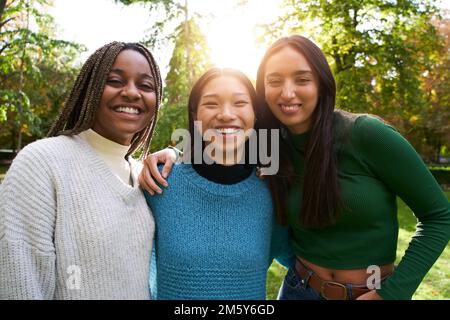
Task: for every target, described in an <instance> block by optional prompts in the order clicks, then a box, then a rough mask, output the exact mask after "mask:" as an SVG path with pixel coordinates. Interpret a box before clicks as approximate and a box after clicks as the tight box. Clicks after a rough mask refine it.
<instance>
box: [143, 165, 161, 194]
mask: <svg viewBox="0 0 450 320" xmlns="http://www.w3.org/2000/svg"><path fill="white" fill-rule="evenodd" d="M142 171H143V173H144V179H145V181H146V183H147V185H148V187H149V188H150V189H151V190H152V191H153V192H157V193H159V194H161V193H162V190H161V188H160V187H158V185H157V184H156V183H155V180H153V178H152V175H151V174H150V170H145V168H144V169H143V170H142ZM149 192H150V191H149ZM152 195H153V194H152Z"/></svg>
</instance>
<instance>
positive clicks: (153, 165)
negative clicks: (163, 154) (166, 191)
mask: <svg viewBox="0 0 450 320" xmlns="http://www.w3.org/2000/svg"><path fill="white" fill-rule="evenodd" d="M158 161H159V160H158V158H157V157H155V156H153V155H150V156H148V157H147V159H146V162H147V165H148V168H149V171H150V172H148V175H149V176H150V179H151V181H152V182H153V183H154V180H153V179H155V180H156V181H157V182H158V183H159V184H161V185H163V186H164V187H166V188H167V187H168V184H167V181H166V180H165V179H164V178H163V177H162V176H161V174H160V173H159V170H158V164H157V162H158ZM168 161H169V160H167V161H166V163H167V162H168ZM164 166H165V165H164ZM147 183H150V181H147ZM158 189H159V187H158ZM155 191H157V190H155Z"/></svg>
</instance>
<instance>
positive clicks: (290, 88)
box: [281, 81, 295, 100]
mask: <svg viewBox="0 0 450 320" xmlns="http://www.w3.org/2000/svg"><path fill="white" fill-rule="evenodd" d="M281 97H282V98H283V99H286V100H292V99H294V98H295V85H294V84H293V83H292V82H291V81H286V82H285V84H284V85H283V88H282V91H281Z"/></svg>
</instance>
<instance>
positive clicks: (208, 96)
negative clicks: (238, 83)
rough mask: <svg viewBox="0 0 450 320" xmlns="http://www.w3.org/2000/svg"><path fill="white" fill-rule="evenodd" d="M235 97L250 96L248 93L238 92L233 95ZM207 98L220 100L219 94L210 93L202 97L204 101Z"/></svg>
mask: <svg viewBox="0 0 450 320" xmlns="http://www.w3.org/2000/svg"><path fill="white" fill-rule="evenodd" d="M233 95H234V96H249V95H248V94H247V93H243V92H236V93H234V94H233ZM206 98H219V95H218V94H217V93H208V94H205V95H203V96H202V99H206Z"/></svg>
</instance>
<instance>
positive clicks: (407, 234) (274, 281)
mask: <svg viewBox="0 0 450 320" xmlns="http://www.w3.org/2000/svg"><path fill="white" fill-rule="evenodd" d="M446 195H447V198H449V199H450V191H447V192H446ZM398 210H399V211H398V220H399V226H400V230H399V236H398V246H397V260H396V262H395V263H396V264H398V263H399V261H400V260H401V257H402V256H403V255H404V253H405V250H406V248H407V247H408V244H409V242H410V240H411V237H412V236H413V234H414V230H415V226H416V222H417V221H416V218H415V217H414V215H413V213H412V211H411V210H410V209H409V208H408V206H407V205H406V204H405V203H404V202H403V201H401V200H400V199H398ZM285 273H286V269H285V268H284V267H282V266H281V265H280V264H278V263H277V262H274V263H272V265H271V266H270V269H269V271H268V273H267V299H270V300H273V299H276V298H277V294H278V289H279V287H280V286H281V283H282V281H283V278H284V275H285ZM443 299H445V300H448V299H450V244H447V247H446V248H445V250H444V252H443V253H442V255H441V256H440V257H439V259H438V260H437V261H436V263H435V264H434V265H433V267H432V268H431V269H430V271H429V272H428V273H427V275H426V276H425V278H424V279H423V281H422V283H421V284H420V286H419V288H418V289H417V291H416V293H415V294H414V296H413V300H443Z"/></svg>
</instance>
